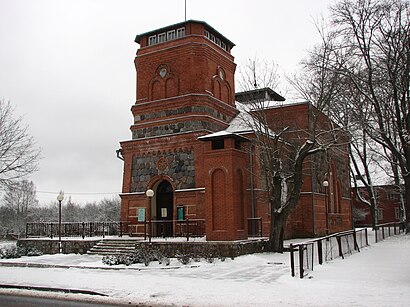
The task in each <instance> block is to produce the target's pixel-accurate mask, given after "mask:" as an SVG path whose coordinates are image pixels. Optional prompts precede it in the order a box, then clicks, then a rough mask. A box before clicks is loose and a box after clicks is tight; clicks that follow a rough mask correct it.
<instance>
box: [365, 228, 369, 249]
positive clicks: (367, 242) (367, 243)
mask: <svg viewBox="0 0 410 307" xmlns="http://www.w3.org/2000/svg"><path fill="white" fill-rule="evenodd" d="M364 234H365V236H366V246H368V245H369V239H368V238H367V228H365V229H364Z"/></svg>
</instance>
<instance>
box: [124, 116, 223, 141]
mask: <svg viewBox="0 0 410 307" xmlns="http://www.w3.org/2000/svg"><path fill="white" fill-rule="evenodd" d="M134 127H136V125H134ZM134 127H133V129H135V128H134ZM224 128H225V125H222V124H217V123H213V122H209V121H204V120H187V121H182V122H179V123H176V122H172V123H168V124H164V125H155V126H152V127H144V128H141V129H136V130H134V131H132V138H133V139H141V138H147V137H155V136H161V135H168V134H176V133H184V132H191V131H201V130H205V131H207V132H214V131H220V130H223V129H224Z"/></svg>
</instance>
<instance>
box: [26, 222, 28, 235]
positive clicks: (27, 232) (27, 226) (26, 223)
mask: <svg viewBox="0 0 410 307" xmlns="http://www.w3.org/2000/svg"><path fill="white" fill-rule="evenodd" d="M27 238H28V223H26V239H27Z"/></svg>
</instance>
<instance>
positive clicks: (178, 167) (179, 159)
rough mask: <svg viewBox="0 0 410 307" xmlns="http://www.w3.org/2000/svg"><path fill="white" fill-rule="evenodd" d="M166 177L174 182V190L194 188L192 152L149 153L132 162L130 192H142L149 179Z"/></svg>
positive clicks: (135, 158)
mask: <svg viewBox="0 0 410 307" xmlns="http://www.w3.org/2000/svg"><path fill="white" fill-rule="evenodd" d="M158 175H166V176H169V177H170V178H172V179H173V180H174V184H175V188H176V189H190V188H194V187H195V165H194V151H193V148H190V149H179V150H175V151H163V152H149V153H147V154H142V155H137V156H134V158H133V160H132V177H131V192H141V191H142V192H144V191H145V189H146V187H147V186H148V182H149V181H150V180H151V178H153V177H155V176H158Z"/></svg>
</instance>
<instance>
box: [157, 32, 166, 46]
mask: <svg viewBox="0 0 410 307" xmlns="http://www.w3.org/2000/svg"><path fill="white" fill-rule="evenodd" d="M166 41H167V34H166V33H165V32H162V33H159V34H158V39H157V42H158V44H159V43H163V42H166Z"/></svg>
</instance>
